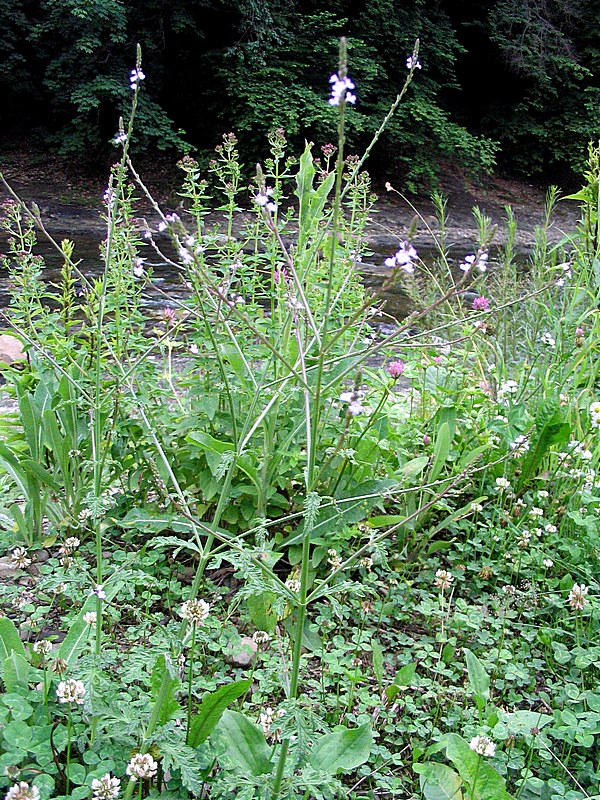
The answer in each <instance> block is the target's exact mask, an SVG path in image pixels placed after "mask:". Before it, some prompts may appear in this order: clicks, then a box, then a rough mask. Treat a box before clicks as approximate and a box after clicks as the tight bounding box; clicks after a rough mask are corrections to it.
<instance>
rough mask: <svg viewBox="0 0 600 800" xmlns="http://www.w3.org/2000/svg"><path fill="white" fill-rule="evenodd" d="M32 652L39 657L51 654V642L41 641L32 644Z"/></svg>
mask: <svg viewBox="0 0 600 800" xmlns="http://www.w3.org/2000/svg"><path fill="white" fill-rule="evenodd" d="M33 652H34V653H37V654H38V655H40V656H47V655H49V653H51V652H52V642H50V641H49V640H48V639H41V640H40V641H39V642H34V643H33Z"/></svg>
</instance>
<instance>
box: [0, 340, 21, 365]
mask: <svg viewBox="0 0 600 800" xmlns="http://www.w3.org/2000/svg"><path fill="white" fill-rule="evenodd" d="M15 361H27V354H26V353H25V351H24V350H23V342H22V341H21V340H20V339H17V337H16V336H11V334H10V333H0V364H6V365H10V364H14V363H15Z"/></svg>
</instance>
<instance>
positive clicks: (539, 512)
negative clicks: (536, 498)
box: [529, 506, 544, 519]
mask: <svg viewBox="0 0 600 800" xmlns="http://www.w3.org/2000/svg"><path fill="white" fill-rule="evenodd" d="M529 516H530V517H533V518H534V519H535V518H536V517H543V516H544V509H543V508H538V506H532V507H531V508H530V509H529Z"/></svg>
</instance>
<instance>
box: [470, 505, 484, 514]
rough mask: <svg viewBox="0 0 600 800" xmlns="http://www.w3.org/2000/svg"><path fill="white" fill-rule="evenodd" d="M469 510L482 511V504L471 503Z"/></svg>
mask: <svg viewBox="0 0 600 800" xmlns="http://www.w3.org/2000/svg"><path fill="white" fill-rule="evenodd" d="M471 511H473V512H475V513H477V512H478V511H483V506H482V505H481V503H471Z"/></svg>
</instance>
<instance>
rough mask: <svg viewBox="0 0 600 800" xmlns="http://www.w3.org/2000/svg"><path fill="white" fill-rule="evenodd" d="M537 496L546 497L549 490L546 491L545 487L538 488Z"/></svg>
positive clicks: (548, 495)
mask: <svg viewBox="0 0 600 800" xmlns="http://www.w3.org/2000/svg"><path fill="white" fill-rule="evenodd" d="M538 497H541V498H543V499H545V498H547V497H550V492H549V491H547V490H546V489H539V491H538Z"/></svg>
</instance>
